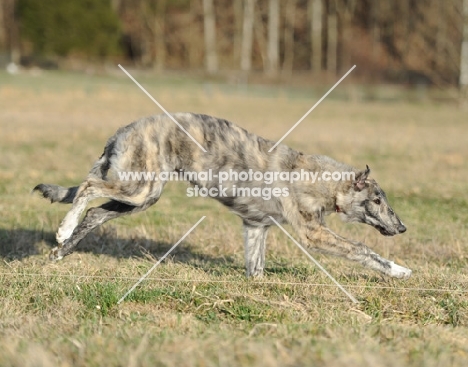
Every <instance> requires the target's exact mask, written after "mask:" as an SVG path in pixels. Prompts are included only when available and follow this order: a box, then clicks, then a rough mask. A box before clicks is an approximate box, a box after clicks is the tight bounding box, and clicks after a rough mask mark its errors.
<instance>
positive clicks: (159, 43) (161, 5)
mask: <svg viewBox="0 0 468 367" xmlns="http://www.w3.org/2000/svg"><path fill="white" fill-rule="evenodd" d="M166 1H167V0H158V2H157V3H156V14H155V16H154V48H155V52H156V54H155V63H154V67H155V69H156V70H157V71H163V70H164V64H165V61H166V41H165V32H164V28H165V21H164V18H165V15H166V14H165V13H166Z"/></svg>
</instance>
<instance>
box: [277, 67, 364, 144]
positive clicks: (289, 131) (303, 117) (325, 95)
mask: <svg viewBox="0 0 468 367" xmlns="http://www.w3.org/2000/svg"><path fill="white" fill-rule="evenodd" d="M355 67H356V65H354V66H353V67H352V68H351V69H349V70H348V72H347V73H346V74H345V75H343V76H342V77H341V79H340V80H338V81H337V82H336V83H335V85H334V86H333V87H331V88H330V90H329V91H328V92H327V93H325V94H324V96H323V97H322V98H320V99H319V100H318V102H317V103H316V104H314V105H313V106H312V108H311V109H310V110H309V111H307V112H306V114H305V115H304V116H302V117H301V119H300V120H299V121H298V122H296V123H295V124H294V125H293V127H291V128H290V129H289V130H288V132H287V133H286V134H284V135H283V137H282V138H281V139H280V140H278V141H277V142H276V144H275V145H273V147H271V148H270V150H269V151H268V153H271V151H272V150H273V149H275V148H276V147H277V146H278V144H279V143H281V142H282V141H283V140H284V138H286V137H287V136H288V135H289V134H290V133H291V131H293V130H294V129H295V128H296V127H297V125H299V124H300V123H301V122H302V120H304V119H305V118H306V117H307V115H308V114H309V113H311V112H312V111H313V110H314V108H315V107H317V106H318V105H319V104H320V102H322V101H323V100H324V99H325V98H326V97H327V96H328V95H329V94H330V93H331V92H332V90H333V89H335V87H336V86H337V85H338V84H340V83H341V82H342V81H343V79H344V78H346V77H347V76H348V75H349V73H351V72H352V71H353V69H354V68H355Z"/></svg>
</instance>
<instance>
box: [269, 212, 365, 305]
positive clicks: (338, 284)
mask: <svg viewBox="0 0 468 367" xmlns="http://www.w3.org/2000/svg"><path fill="white" fill-rule="evenodd" d="M269 217H270V219H271V220H272V221H273V222H275V224H276V225H277V226H278V227H279V228H280V229H281V230H282V231H283V232H284V233H285V234H286V236H288V237H289V238H290V239H291V240H292V241H293V242H294V243H295V244H296V245H297V247H299V248H300V249H301V251H302V252H303V253H304V254H305V255H306V256H307V257H308V258H309V259H310V260H312V261H313V263H314V264H315V265H317V266H318V268H319V269H320V270H322V271H323V272H324V273H325V275H326V276H327V277H329V278H330V279H331V280H332V282H333V283H335V284H336V285H337V287H338V288H340V289H341V290H342V291H343V292H344V294H346V295H347V296H348V297H349V299H350V300H351V301H353V303H359V301H358V300H357V299H356V298H354V297H353V296H352V295H351V294H350V293H349V292H348V291H347V290H346V289H344V288H343V286H342V285H341V284H340V283H338V282H337V281H336V280H335V278H333V277H332V276H331V275H330V273H329V272H328V271H326V270H325V268H324V267H323V266H322V265H320V264H319V263H318V261H317V260H315V259H314V258H313V257H312V255H311V254H309V252H308V251H307V250H306V249H305V248H304V247H302V246H301V245H300V244H299V242H297V241H296V240H295V239H294V237H293V236H291V235H290V234H289V233H288V231H286V230H285V229H284V228H283V226H281V224H279V223H278V222H277V221H276V220H275V218H273V217H272V216H269Z"/></svg>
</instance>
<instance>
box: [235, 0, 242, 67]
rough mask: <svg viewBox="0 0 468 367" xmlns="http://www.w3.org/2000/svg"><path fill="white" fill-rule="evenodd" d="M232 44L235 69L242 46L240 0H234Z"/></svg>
mask: <svg viewBox="0 0 468 367" xmlns="http://www.w3.org/2000/svg"><path fill="white" fill-rule="evenodd" d="M233 7H234V44H233V65H235V68H236V69H237V68H238V67H239V65H240V55H241V47H242V18H243V15H244V12H243V10H242V0H234V1H233Z"/></svg>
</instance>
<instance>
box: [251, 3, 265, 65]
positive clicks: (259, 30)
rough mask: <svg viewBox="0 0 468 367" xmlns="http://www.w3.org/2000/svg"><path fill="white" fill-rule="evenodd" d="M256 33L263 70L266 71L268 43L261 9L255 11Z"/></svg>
mask: <svg viewBox="0 0 468 367" xmlns="http://www.w3.org/2000/svg"><path fill="white" fill-rule="evenodd" d="M254 33H255V39H256V40H257V43H258V48H259V50H260V56H261V58H262V66H263V70H264V71H265V70H266V69H267V55H266V54H267V46H266V43H267V41H266V39H265V27H264V26H263V19H262V11H261V9H257V10H254Z"/></svg>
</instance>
